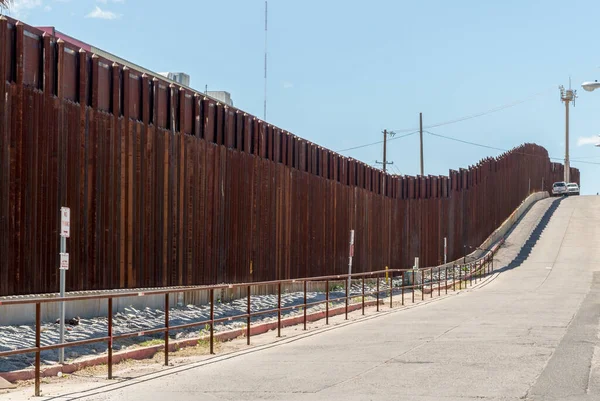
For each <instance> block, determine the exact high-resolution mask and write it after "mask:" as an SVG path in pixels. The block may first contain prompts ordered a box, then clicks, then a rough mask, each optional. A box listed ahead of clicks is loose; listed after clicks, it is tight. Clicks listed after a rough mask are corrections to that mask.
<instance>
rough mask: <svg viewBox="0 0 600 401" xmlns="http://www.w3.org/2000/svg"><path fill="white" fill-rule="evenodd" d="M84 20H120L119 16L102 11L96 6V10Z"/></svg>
mask: <svg viewBox="0 0 600 401" xmlns="http://www.w3.org/2000/svg"><path fill="white" fill-rule="evenodd" d="M85 18H98V19H108V20H111V19H117V18H121V15H120V14H115V13H113V12H112V11H105V10H102V9H101V8H100V7H98V6H96V8H95V9H94V10H93V11H91V12H90V13H89V14H88V15H86V16H85Z"/></svg>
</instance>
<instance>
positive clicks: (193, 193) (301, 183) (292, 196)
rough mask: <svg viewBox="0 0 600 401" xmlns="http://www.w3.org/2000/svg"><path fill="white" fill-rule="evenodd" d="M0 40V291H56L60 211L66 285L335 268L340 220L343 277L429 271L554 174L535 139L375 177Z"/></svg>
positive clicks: (559, 169)
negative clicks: (475, 159) (64, 222)
mask: <svg viewBox="0 0 600 401" xmlns="http://www.w3.org/2000/svg"><path fill="white" fill-rule="evenodd" d="M0 37H1V39H0V76H1V77H6V80H5V79H2V80H0V93H1V96H0V118H1V121H2V124H0V295H14V294H25V293H45V292H55V291H56V290H57V288H58V287H57V286H58V282H57V272H58V269H57V265H58V257H57V253H58V235H57V232H58V224H59V222H58V217H59V215H58V209H59V207H60V206H63V205H65V206H69V207H71V210H72V212H71V219H72V223H71V224H72V236H71V239H70V240H69V245H68V246H69V251H70V254H71V269H70V272H69V275H68V283H67V288H68V290H91V289H109V288H133V287H156V286H173V285H202V284H215V283H221V282H253V281H254V282H255V281H266V280H283V279H291V278H297V277H310V276H318V275H325V274H343V273H344V272H347V263H348V260H347V255H348V233H349V231H350V229H354V230H355V231H356V246H355V250H356V253H355V259H354V266H353V270H354V271H355V272H368V271H374V270H381V269H383V268H384V267H385V266H390V268H406V267H410V266H411V265H412V260H413V259H414V257H415V256H419V257H420V259H421V265H422V266H429V265H436V264H438V263H439V262H440V261H441V258H442V257H443V256H442V252H443V237H447V238H448V257H449V258H450V259H454V258H458V257H460V256H461V255H463V253H464V252H465V251H470V248H469V247H471V246H476V245H478V244H480V243H481V242H482V241H483V240H484V239H485V237H487V235H489V234H490V233H491V232H492V231H493V230H494V229H495V228H496V227H497V226H498V225H499V224H500V223H501V222H502V221H503V220H504V219H505V218H506V217H508V216H509V215H510V213H511V212H512V211H513V210H514V209H515V208H516V207H517V206H518V204H519V203H520V202H521V201H522V200H523V199H524V198H525V197H526V196H527V195H528V193H529V190H530V187H529V185H531V191H532V192H533V191H539V190H549V189H550V186H551V185H552V182H554V181H560V180H562V176H563V166H562V165H561V164H558V163H552V162H550V160H549V158H548V153H547V151H546V150H545V149H544V148H542V147H540V146H537V145H535V144H525V145H521V146H519V147H517V148H515V149H513V150H512V151H510V152H507V153H504V154H502V155H500V156H499V157H497V158H487V159H484V160H482V161H481V162H479V163H478V164H477V165H475V166H470V167H469V168H468V169H460V170H459V171H454V170H451V171H450V172H449V176H448V177H445V176H441V177H433V176H427V177H401V176H391V175H386V174H383V173H382V172H381V171H379V170H376V169H373V168H372V167H370V166H367V165H365V164H364V163H361V162H359V161H357V160H353V159H349V158H346V157H344V156H341V155H338V154H335V153H334V152H332V151H330V150H327V149H323V148H321V147H320V146H318V145H316V144H313V143H311V142H308V141H306V140H304V139H301V138H298V137H296V136H294V135H293V134H291V133H288V132H285V131H283V130H281V129H279V128H277V127H274V126H272V125H269V124H267V123H266V122H263V121H261V120H259V119H257V118H256V117H253V116H250V115H248V114H246V113H244V112H243V111H241V110H238V109H236V108H234V107H228V106H225V105H223V104H220V103H218V102H217V101H215V100H214V99H210V98H206V97H205V96H204V95H203V94H201V93H195V92H192V91H190V90H189V89H186V88H182V87H177V86H175V85H173V84H169V83H168V82H166V81H163V80H161V79H159V78H154V77H149V76H147V75H145V74H142V73H141V72H138V71H135V70H133V69H130V68H128V67H123V66H120V65H118V64H116V63H112V62H110V61H108V60H105V59H103V58H101V57H98V56H96V55H93V54H90V53H86V52H84V51H82V50H80V49H79V48H77V47H76V46H74V45H72V44H70V43H64V42H62V40H58V41H56V40H55V38H54V37H52V36H49V35H47V34H44V33H43V32H41V31H39V30H37V29H36V28H33V27H29V26H26V25H24V24H22V23H17V22H16V21H14V20H11V19H0ZM571 170H572V171H571V177H573V180H574V181H576V182H579V171H578V170H577V169H571ZM530 180H531V181H530ZM542 185H543V187H542ZM251 266H252V267H251Z"/></svg>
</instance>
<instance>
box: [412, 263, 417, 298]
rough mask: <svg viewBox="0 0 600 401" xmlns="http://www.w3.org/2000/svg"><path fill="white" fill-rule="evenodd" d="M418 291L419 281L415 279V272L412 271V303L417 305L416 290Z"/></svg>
mask: <svg viewBox="0 0 600 401" xmlns="http://www.w3.org/2000/svg"><path fill="white" fill-rule="evenodd" d="M416 289H417V280H416V278H415V270H414V269H413V270H412V303H413V304H414V303H415V290H416Z"/></svg>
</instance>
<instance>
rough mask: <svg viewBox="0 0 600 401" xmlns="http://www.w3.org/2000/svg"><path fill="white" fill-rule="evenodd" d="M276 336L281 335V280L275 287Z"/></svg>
mask: <svg viewBox="0 0 600 401" xmlns="http://www.w3.org/2000/svg"><path fill="white" fill-rule="evenodd" d="M328 295H329V293H328ZM277 337H281V281H280V282H279V285H278V289H277Z"/></svg>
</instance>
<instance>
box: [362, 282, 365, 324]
mask: <svg viewBox="0 0 600 401" xmlns="http://www.w3.org/2000/svg"><path fill="white" fill-rule="evenodd" d="M362 314H363V316H364V314H365V276H362Z"/></svg>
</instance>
